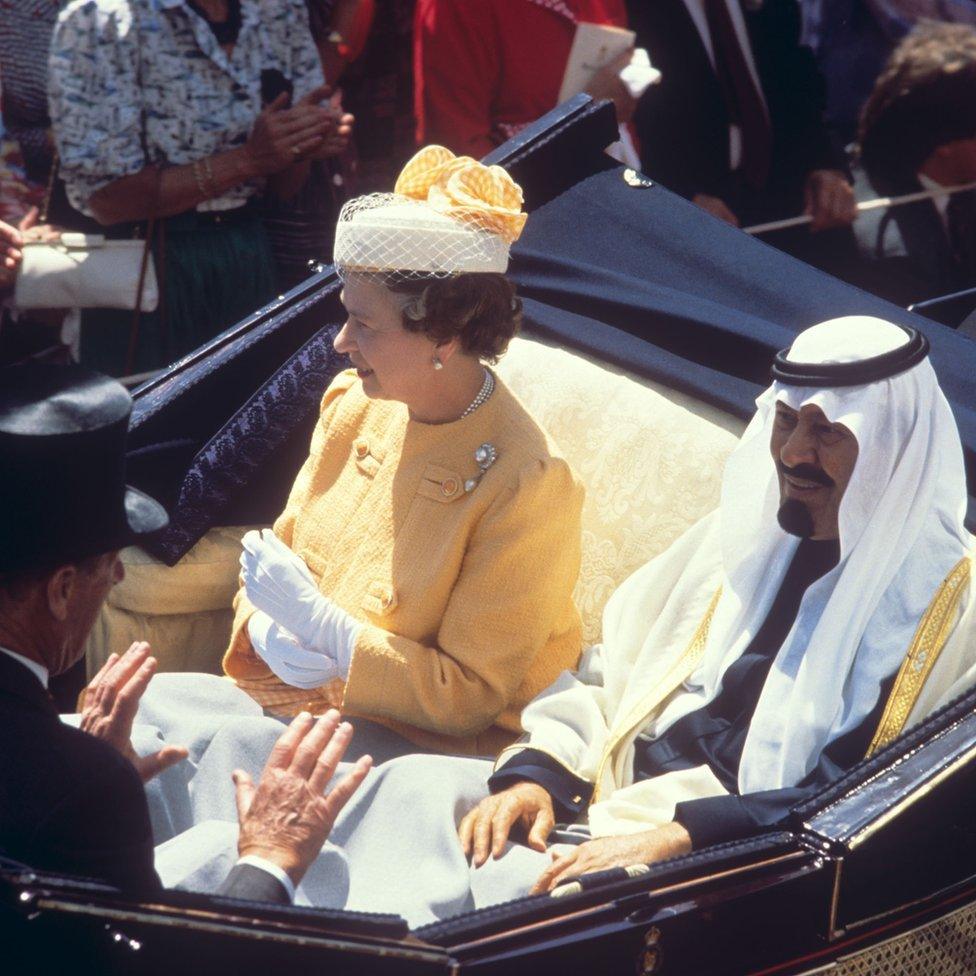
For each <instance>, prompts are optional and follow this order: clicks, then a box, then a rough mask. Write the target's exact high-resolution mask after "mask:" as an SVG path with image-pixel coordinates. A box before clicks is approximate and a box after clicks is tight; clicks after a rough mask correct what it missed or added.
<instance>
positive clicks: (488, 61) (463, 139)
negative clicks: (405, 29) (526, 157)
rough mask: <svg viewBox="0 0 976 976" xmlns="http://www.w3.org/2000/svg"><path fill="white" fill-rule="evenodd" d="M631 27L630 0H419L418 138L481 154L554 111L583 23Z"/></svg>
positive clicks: (416, 41) (416, 47)
mask: <svg viewBox="0 0 976 976" xmlns="http://www.w3.org/2000/svg"><path fill="white" fill-rule="evenodd" d="M578 21H584V22H589V23H595V24H609V25H612V26H614V27H626V26H627V15H626V11H625V8H624V0H417V10H416V15H415V20H414V75H415V86H416V87H415V94H414V104H415V108H416V112H417V143H418V145H426V144H428V143H438V144H440V145H442V146H447V148H448V149H451V150H453V151H454V152H456V153H458V154H459V155H460V154H463V155H467V156H474V157H475V159H478V158H480V157H481V156H483V155H484V154H485V153H487V152H489V151H490V150H491V149H493V148H494V147H495V146H497V145H498V144H499V143H500V142H504V140H505V139H507V138H508V137H509V136H510V135H512V133H513V132H517V131H518V130H519V129H520V128H522V126H524V125H527V124H528V123H529V122H533V121H534V120H535V119H537V118H538V117H539V116H540V115H544V114H545V113H546V112H548V111H549V110H550V109H551V108H554V107H555V105H556V102H557V99H558V97H559V88H560V86H561V85H562V80H563V72H564V71H565V68H566V61H567V60H568V58H569V50H570V48H571V47H572V44H573V35H574V33H575V30H576V23H577V22H578Z"/></svg>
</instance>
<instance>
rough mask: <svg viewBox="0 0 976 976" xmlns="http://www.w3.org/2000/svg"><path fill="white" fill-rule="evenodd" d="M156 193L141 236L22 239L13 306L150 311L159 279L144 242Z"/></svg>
mask: <svg viewBox="0 0 976 976" xmlns="http://www.w3.org/2000/svg"><path fill="white" fill-rule="evenodd" d="M57 171H58V156H57V154H55V157H54V159H53V161H52V163H51V174H50V177H49V180H48V186H47V193H46V196H45V200H44V206H43V208H42V217H41V219H42V220H46V219H47V211H48V208H49V206H50V202H51V195H52V193H53V190H54V181H55V177H56V175H57ZM159 192H160V170H159V168H158V167H157V168H156V193H155V199H154V201H153V210H152V215H151V216H150V219H149V222H148V226H147V229H146V238H145V240H108V239H106V237H105V235H104V234H79V233H74V232H65V233H63V234H62V235H61V237H60V239H59V240H57V241H54V242H47V243H45V242H41V241H26V242H25V243H24V245H23V247H22V248H21V250H22V252H23V259H22V261H21V265H20V270H19V271H18V273H17V278H16V279H15V281H14V297H13V304H14V307H15V308H18V309H30V308H122V309H129V310H130V311H132V312H135V313H136V315H137V316H138V314H139V313H140V312H154V311H155V310H156V308H157V306H158V305H159V283H158V281H157V280H156V269H155V266H154V265H153V260H152V253H151V249H150V245H151V242H152V236H153V225H154V223H155V220H154V217H155V211H156V208H157V206H158V201H159Z"/></svg>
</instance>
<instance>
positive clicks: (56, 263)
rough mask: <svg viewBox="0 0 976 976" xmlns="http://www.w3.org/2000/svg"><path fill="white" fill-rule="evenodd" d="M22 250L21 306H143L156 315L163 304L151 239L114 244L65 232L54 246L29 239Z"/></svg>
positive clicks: (17, 292)
mask: <svg viewBox="0 0 976 976" xmlns="http://www.w3.org/2000/svg"><path fill="white" fill-rule="evenodd" d="M21 250H22V252H23V255H24V256H23V261H22V263H21V266H20V271H19V273H18V275H17V278H16V281H15V284H14V299H13V304H14V307H16V308H22V309H29V308H124V309H129V310H131V311H135V309H136V307H137V306H138V308H139V310H140V311H143V312H154V311H155V310H156V308H157V306H158V305H159V284H158V282H157V280H156V269H155V267H154V265H153V260H152V255H151V254H148V250H149V246H148V240H145V241H142V240H128V241H115V240H106V238H105V236H104V235H103V234H76V233H68V232H66V233H64V234H62V235H61V238H60V240H59V241H57V242H55V243H50V244H45V243H41V242H40V241H37V242H31V241H28V242H25V244H24V245H23V247H22V248H21ZM144 261H145V269H144V271H143V262H144ZM140 284H141V288H140ZM140 299H141V300H140Z"/></svg>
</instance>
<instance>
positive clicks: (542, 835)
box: [458, 781, 555, 868]
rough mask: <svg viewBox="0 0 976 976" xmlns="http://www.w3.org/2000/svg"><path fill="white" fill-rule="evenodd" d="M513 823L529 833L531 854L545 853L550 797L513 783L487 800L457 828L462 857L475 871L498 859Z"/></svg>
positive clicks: (551, 821) (551, 816)
mask: <svg viewBox="0 0 976 976" xmlns="http://www.w3.org/2000/svg"><path fill="white" fill-rule="evenodd" d="M516 821H518V822H519V823H521V824H522V826H523V827H524V828H525V829H526V830H527V831H528V845H529V847H531V848H532V850H534V851H544V850H545V849H546V838H547V837H548V836H549V833H550V831H551V830H552V828H553V825H554V824H555V814H554V813H553V809H552V797H551V796H550V795H549V793H548V791H547V790H545V789H544V788H543V787H541V786H540V785H539V784H538V783H531V782H528V781H525V782H522V783H516V784H515V785H514V786H510V787H509V788H508V789H507V790H502V791H501V793H496V794H495V795H494V796H486V797H485V798H484V799H483V800H482V801H481V802H480V803H479V804H478V805H477V806H476V807H475V808H474V809H473V810H472V811H471V812H470V813H469V814H468V815H467V816H466V817H465V818H464V819H463V820H462V821H461V824H460V826H459V827H458V836H459V837H460V838H461V847H462V848H463V849H464V856H465V857H470V858H471V863H472V865H474V867H476V868H478V867H481V865H482V864H484V863H485V861H487V860H488V852H489V851H490V852H491V856H492V857H494V858H498V857H501V855H502V851H504V850H505V844H506V843H507V842H508V835H509V832H510V831H511V829H512V827H513V826H514V825H515V823H516Z"/></svg>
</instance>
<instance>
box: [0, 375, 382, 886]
mask: <svg viewBox="0 0 976 976" xmlns="http://www.w3.org/2000/svg"><path fill="white" fill-rule="evenodd" d="M130 410H131V400H130V398H129V394H128V393H127V392H126V390H125V389H124V388H123V387H122V386H121V385H120V384H118V383H116V382H115V381H114V380H109V379H107V378H105V377H102V376H99V375H98V374H96V373H92V372H90V371H88V370H85V369H83V368H81V367H76V366H69V367H65V366H61V367H58V366H19V367H13V368H7V369H3V370H0V470H2V472H3V474H2V477H0V739H2V741H3V743H4V748H3V749H2V750H0V856H4V857H7V858H11V859H14V860H16V861H20V862H24V863H26V864H28V865H30V866H31V867H34V868H39V869H48V870H53V871H58V872H65V873H69V874H79V875H84V876H86V877H91V878H96V879H98V880H101V881H106V882H108V883H110V884H113V885H116V886H118V887H120V888H122V889H124V890H129V891H133V892H135V893H140V894H145V893H152V892H153V891H154V890H157V889H158V888H159V887H160V881H159V878H158V877H157V875H156V872H155V870H154V868H153V840H152V832H151V828H150V823H149V812H148V808H147V805H146V798H145V793H144V791H143V785H142V784H143V782H145V781H147V780H148V779H150V778H152V777H153V776H154V775H156V774H157V773H159V772H160V771H162V770H163V769H165V768H167V767H168V766H171V765H173V764H174V763H176V762H179V761H181V760H182V759H183V758H184V757H185V756H186V750H185V749H182V748H177V747H173V746H169V747H167V748H165V749H163V750H161V751H160V752H158V753H156V754H155V755H150V756H144V757H138V756H136V754H135V753H134V751H133V749H132V746H131V743H130V733H131V729H132V723H133V719H134V717H135V712H136V708H137V706H138V703H139V698H140V696H141V695H142V693H143V692H144V691H145V689H146V687H147V685H148V683H149V680H150V678H151V677H152V673H153V670H154V667H155V661H154V660H153V659H152V658H151V657H150V656H149V647H148V645H146V644H134V645H133V646H132V647H131V648H130V649H129V650H128V651H126V652H125V654H123V655H122V656H121V657H118V656H116V655H113V656H112V657H111V658H110V659H109V660H108V662H106V665H105V667H104V668H103V669H102V671H101V672H99V674H98V675H97V676H96V677H95V679H94V680H93V681H92V682H91V684H90V685H89V686H88V689H87V690H86V693H85V700H84V707H83V711H82V719H81V729H80V730H79V729H75V728H71V727H70V726H68V725H65V724H62V722H61V721H60V720H59V718H58V713H57V710H56V709H55V707H54V704H53V702H52V701H51V699H50V697H49V695H48V693H47V690H46V688H47V682H48V677H49V675H52V674H59V673H62V672H63V671H65V670H67V669H68V668H69V667H70V666H71V665H72V664H74V663H75V662H76V661H77V660H78V659H79V658H80V657H81V655H82V654H83V649H84V645H85V641H86V639H87V637H88V632H89V630H90V629H91V627H92V624H93V623H94V621H95V618H96V616H97V615H98V611H99V609H100V607H101V605H102V602H103V601H104V599H105V597H106V595H107V594H108V592H109V590H110V589H111V587H112V586H113V585H114V584H115V583H117V582H119V581H120V580H121V579H122V577H123V574H124V570H123V568H122V563H121V561H120V560H119V558H118V550H119V549H120V548H122V547H123V546H125V545H129V544H132V543H136V542H138V541H139V540H140V538H142V537H143V536H145V535H146V534H147V533H150V532H154V531H156V530H158V529H160V528H162V527H163V526H164V525H165V524H166V522H167V516H166V512H165V511H164V510H163V508H162V506H160V505H159V504H158V503H157V502H156V501H154V500H153V499H152V498H150V497H149V496H147V495H145V494H143V493H142V492H139V491H137V490H136V489H134V488H131V487H129V486H127V485H126V484H125V464H124V456H125V438H126V432H127V428H128V420H129V413H130ZM351 735H352V729H351V728H350V727H349V725H348V724H346V723H342V724H340V723H339V716H338V713H337V712H330V713H329V714H327V715H326V716H324V717H322V718H321V719H319V720H318V721H317V722H315V721H313V719H312V717H311V716H309V715H307V714H302V715H299V716H298V717H297V718H296V719H295V720H294V721H293V722H292V724H291V725H290V726H289V727H288V729H287V730H286V731H285V732H284V733H283V735H282V736H281V738H280V739H279V740H278V743H277V744H276V746H275V748H274V750H273V751H272V754H271V757H270V758H269V760H268V764H267V766H266V768H265V771H264V774H263V776H262V778H261V781H260V783H259V784H258V785H257V786H255V785H254V784H253V782H251V780H250V777H249V776H247V774H245V773H236V774H235V784H236V787H237V805H238V814H239V819H240V840H239V844H238V847H239V852H240V854H241V860H240V861H239V862H238V863H237V865H236V866H235V867H234V868H233V870H232V871H231V872H230V874H229V875H228V878H227V880H226V881H225V883H224V886H223V888H222V893H224V894H228V895H232V896H234V897H238V898H252V899H257V900H267V901H276V902H287V901H289V900H290V899H291V897H292V895H293V894H294V886H295V885H296V884H297V883H298V882H299V880H300V879H301V877H302V875H303V874H304V872H305V870H306V868H307V867H308V865H309V864H310V863H311V862H312V860H314V858H315V857H316V855H317V854H318V852H319V850H320V849H321V847H322V844H323V843H324V842H325V839H326V837H327V836H328V833H329V830H330V829H331V827H332V823H333V822H334V820H335V818H336V816H337V815H338V813H339V811H340V810H341V808H342V806H343V805H344V803H345V802H346V801H347V800H348V799H349V797H350V796H351V795H352V794H353V792H354V791H355V790H356V788H357V787H358V786H359V784H360V783H361V782H362V779H363V777H364V776H365V775H366V772H367V771H368V769H369V759H368V757H367V758H366V759H364V760H362V761H360V762H359V763H357V764H356V766H355V767H354V768H353V771H352V772H351V773H350V774H348V775H347V776H345V777H344V778H343V779H342V780H341V781H340V782H339V783H338V785H336V786H335V788H334V789H332V790H331V791H329V792H328V793H326V792H325V788H326V786H327V784H328V783H329V781H330V780H331V778H332V776H333V773H334V772H335V768H336V766H337V764H338V763H339V761H340V759H341V757H342V755H343V753H344V751H345V749H346V747H347V745H348V743H349V740H350V738H351Z"/></svg>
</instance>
